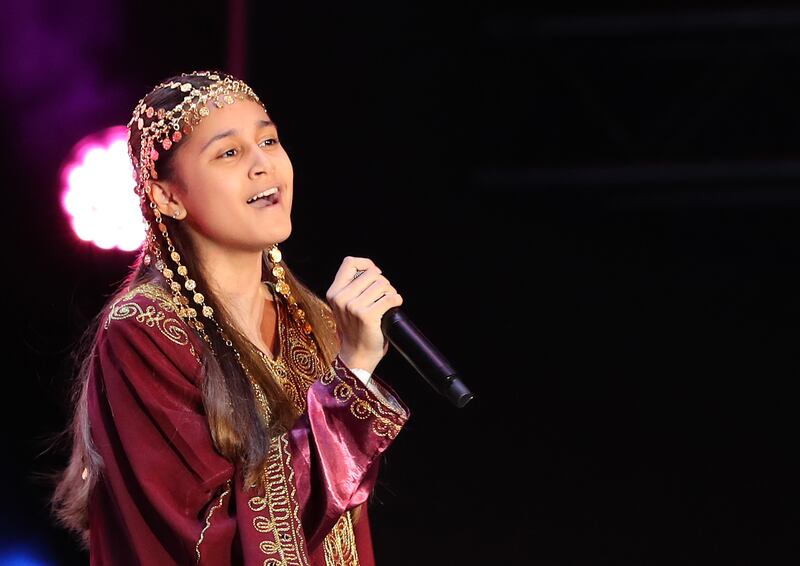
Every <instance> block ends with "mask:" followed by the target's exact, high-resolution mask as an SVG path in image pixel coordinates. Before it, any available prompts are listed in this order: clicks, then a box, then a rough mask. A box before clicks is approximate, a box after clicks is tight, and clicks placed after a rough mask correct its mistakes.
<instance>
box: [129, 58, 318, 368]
mask: <svg viewBox="0 0 800 566" xmlns="http://www.w3.org/2000/svg"><path fill="white" fill-rule="evenodd" d="M183 76H185V77H206V78H207V79H208V80H210V81H212V82H211V83H210V84H208V85H206V86H202V87H197V86H195V85H193V84H191V83H189V82H180V81H171V82H165V83H161V84H159V85H157V86H155V87H154V88H153V90H152V91H151V93H153V92H155V91H157V90H159V89H166V88H169V89H176V90H179V91H180V92H182V93H184V94H185V95H184V97H183V100H182V101H181V102H180V103H178V104H176V105H175V106H174V107H173V108H172V109H169V110H167V109H164V108H159V109H156V108H154V107H153V106H148V104H147V103H146V102H145V100H146V99H147V96H145V97H144V98H142V99H141V100H139V102H138V104H137V105H136V108H135V109H134V111H133V116H132V117H131V120H130V122H128V155H129V156H130V159H131V163H132V164H133V169H134V180H135V181H136V187H135V191H136V194H137V195H139V197H140V198H141V200H142V204H143V205H146V206H143V208H142V210H143V211H144V210H146V209H147V208H148V207H149V208H150V209H151V210H152V212H153V218H152V219H149V218H145V220H146V221H147V224H148V231H147V237H146V242H145V245H146V246H147V247H148V252H147V253H146V255H145V257H144V260H143V261H144V262H145V264H146V265H149V264H150V262H151V261H152V259H153V258H155V262H156V264H155V265H156V268H157V269H158V270H159V271H160V272H161V274H162V275H163V276H164V278H165V279H166V281H167V283H168V285H169V287H170V289H171V290H172V293H173V301H174V303H175V305H176V307H177V308H178V311H179V313H180V315H181V317H182V318H184V319H187V320H188V321H189V323H190V324H191V325H192V326H193V327H194V328H196V329H197V330H198V331H199V332H200V334H201V335H202V336H203V338H204V339H205V341H206V342H208V344H209V346H211V341H210V339H209V337H208V335H207V334H206V332H205V326H204V324H203V323H202V322H201V321H200V320H198V317H197V314H198V313H197V308H199V309H200V312H201V313H202V314H203V316H204V317H205V318H207V319H208V320H210V321H212V322H213V323H214V324H215V325H216V326H217V328H218V329H219V332H220V335H221V336H222V339H223V340H224V341H225V343H226V344H227V345H228V346H230V347H232V348H233V350H234V352H235V354H236V357H237V358H238V359H239V361H240V363H241V357H240V355H239V352H238V351H237V350H236V348H235V347H234V346H233V342H232V341H231V340H230V338H229V337H228V336H227V334H226V333H225V331H224V330H223V329H222V327H221V326H220V325H219V323H218V322H217V321H216V320H215V318H214V310H213V309H212V308H211V307H210V306H209V305H207V304H205V297H204V296H203V294H202V293H200V292H199V290H198V289H197V288H196V286H197V285H196V282H195V281H194V280H193V279H191V277H190V276H189V274H188V272H187V269H186V266H185V265H182V264H181V256H180V254H179V253H178V252H177V250H176V249H175V246H174V245H173V242H172V239H171V238H170V235H169V232H168V230H167V225H166V223H165V222H164V220H163V219H162V217H161V212H160V211H159V210H158V208H157V206H156V203H155V202H154V201H153V200H152V199H150V198H149V194H150V180H151V179H158V174H157V172H156V170H155V162H156V161H157V160H158V158H159V155H160V153H159V152H160V151H169V149H170V148H171V147H173V146H174V145H175V144H176V143H179V142H180V141H181V139H183V137H184V136H186V135H187V134H189V133H191V132H192V130H193V128H194V127H195V126H196V125H197V124H198V123H199V122H200V121H201V120H202V119H203V118H204V117H206V116H208V114H209V105H210V104H213V105H214V106H216V107H217V108H222V107H223V106H225V105H226V104H228V105H230V104H233V103H234V102H235V101H236V100H237V99H238V100H244V99H250V100H253V101H254V102H257V103H258V104H260V105H261V107H262V108H264V112H266V111H267V110H266V108H265V107H264V104H263V103H262V102H261V100H259V98H258V96H256V94H255V92H253V90H252V89H251V88H250V87H249V86H247V85H246V84H245V83H244V82H243V81H240V80H238V79H235V78H233V77H231V76H230V75H225V74H224V73H217V72H213V71H195V72H192V73H187V74H185V75H183ZM148 96H149V95H148ZM134 128H135V129H136V130H138V131H140V132H141V142H140V143H141V146H140V151H139V155H138V156H137V155H134V150H133V147H132V144H131V137H132V133H133V131H134ZM148 201H149V202H148ZM145 216H146V215H145ZM154 228H158V230H159V231H160V232H161V235H162V237H163V239H164V242H165V244H166V250H167V252H168V253H169V255H168V256H167V257H168V258H169V259H170V260H172V262H174V264H175V270H174V271H173V269H172V268H171V267H168V266H167V263H166V261H165V259H166V258H165V257H164V255H163V254H162V248H161V246H160V245H159V243H158V239H157V238H156V235H155V230H154ZM151 255H152V257H151ZM268 255H269V259H270V261H271V262H272V274H273V275H274V276H275V278H276V284H275V289H276V290H277V291H278V292H279V293H281V294H282V295H283V296H284V297H286V299H287V301H288V303H289V309H290V311H291V314H292V316H293V318H294V319H295V321H297V322H298V323H299V325H300V326H301V327H302V328H303V331H304V332H305V333H306V334H310V333H311V331H312V328H311V325H310V324H309V323H308V322H307V321H306V315H305V313H304V312H303V310H302V309H301V308H300V307H299V305H298V304H297V301H296V300H295V298H294V297H293V296H292V293H291V290H290V289H289V285H288V284H287V283H286V281H285V280H284V275H285V271H284V268H283V266H281V265H279V264H280V261H281V252H280V250H278V246H277V245H273V246H272V247H271V248H270V249H269V251H268ZM175 272H177V274H178V275H180V276H182V277H183V278H184V282H183V285H181V284H180V283H179V282H178V281H175V279H174V277H175ZM184 288H185V289H186V290H187V291H189V292H190V293H191V295H192V301H193V303H194V305H196V307H197V308H195V307H194V306H191V305H190V301H189V299H188V297H186V296H185V295H184V294H183V292H182V290H183V289H184ZM212 351H213V348H212ZM243 367H244V366H243ZM245 371H247V368H246V367H245ZM248 373H249V372H248Z"/></svg>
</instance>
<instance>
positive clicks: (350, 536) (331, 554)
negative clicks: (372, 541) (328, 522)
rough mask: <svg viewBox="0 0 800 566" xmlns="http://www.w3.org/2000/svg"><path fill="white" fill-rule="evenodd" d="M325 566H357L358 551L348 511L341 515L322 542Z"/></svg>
mask: <svg viewBox="0 0 800 566" xmlns="http://www.w3.org/2000/svg"><path fill="white" fill-rule="evenodd" d="M323 550H324V553H325V565H326V566H358V565H359V561H358V549H357V548H356V536H355V532H354V531H353V519H352V517H351V515H350V511H348V512H347V513H345V514H344V515H342V516H341V517H340V518H339V520H338V521H337V522H336V524H335V525H334V527H333V529H331V532H330V533H328V535H327V536H326V537H325V541H324V542H323Z"/></svg>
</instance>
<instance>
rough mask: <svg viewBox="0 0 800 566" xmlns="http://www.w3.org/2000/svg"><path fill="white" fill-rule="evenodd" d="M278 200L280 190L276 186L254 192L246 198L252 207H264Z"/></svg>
mask: <svg viewBox="0 0 800 566" xmlns="http://www.w3.org/2000/svg"><path fill="white" fill-rule="evenodd" d="M278 201H280V191H279V190H278V187H270V188H269V189H266V190H264V191H261V192H260V193H256V194H254V195H253V196H251V197H250V198H249V199H247V204H248V205H250V206H252V207H254V208H265V207H268V206H272V205H274V204H277V203H278Z"/></svg>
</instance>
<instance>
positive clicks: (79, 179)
mask: <svg viewBox="0 0 800 566" xmlns="http://www.w3.org/2000/svg"><path fill="white" fill-rule="evenodd" d="M127 134H128V129H127V128H126V127H125V126H114V127H112V128H108V129H106V130H103V131H101V132H98V133H96V134H92V135H91V136H87V137H86V138H84V139H82V140H81V141H80V142H78V143H77V144H76V145H75V148H74V149H73V151H72V153H71V156H70V158H69V159H68V160H67V164H66V165H65V166H64V167H63V169H62V172H61V184H62V195H61V204H62V206H63V207H64V210H65V211H66V212H67V214H69V215H70V217H71V223H72V229H73V230H75V234H76V235H77V236H78V238H80V239H81V240H84V241H87V242H92V243H93V244H94V245H96V246H97V247H99V248H103V249H106V250H107V249H112V248H118V249H120V250H124V251H133V250H135V249H137V248H139V247H141V245H142V243H143V242H144V238H145V230H146V225H145V223H144V220H143V219H142V213H141V212H140V209H139V197H138V196H137V195H136V193H135V192H134V191H133V187H134V185H135V183H134V180H133V168H132V166H131V163H130V159H129V158H128V142H127Z"/></svg>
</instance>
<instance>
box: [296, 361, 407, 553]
mask: <svg viewBox="0 0 800 566" xmlns="http://www.w3.org/2000/svg"><path fill="white" fill-rule="evenodd" d="M372 380H373V383H375V384H376V385H377V386H379V390H380V391H381V392H382V395H380V396H376V395H375V394H374V393H373V389H371V388H368V387H366V386H365V385H364V383H363V382H362V381H361V380H360V379H359V378H358V377H357V376H356V375H355V374H354V373H353V372H352V371H351V370H350V369H349V368H348V367H347V366H346V365H345V364H344V362H343V361H342V360H341V358H340V357H338V356H337V357H336V358H335V359H334V360H333V362H332V364H331V369H330V371H329V372H328V373H327V374H326V375H325V376H323V377H322V378H320V379H318V380H317V381H315V382H314V383H313V384H312V385H311V387H309V390H308V395H307V401H308V403H307V410H306V412H305V413H303V415H302V416H301V417H300V418H299V419H298V421H297V423H296V424H295V426H294V428H293V429H292V430H291V431H290V434H289V436H290V444H291V447H292V453H293V458H292V467H293V469H294V475H295V481H296V485H297V491H298V494H299V502H300V509H301V510H302V525H303V531H304V533H305V539H306V542H307V544H308V547H309V549H310V550H313V549H314V548H317V547H318V546H319V545H320V544H321V543H322V540H323V539H324V537H325V535H326V534H327V533H328V532H329V531H330V529H331V528H332V527H333V525H334V524H335V523H336V521H337V520H338V519H339V517H340V516H341V515H342V514H343V513H344V512H345V511H347V510H349V509H352V508H354V507H357V506H358V505H360V504H362V503H364V502H365V501H366V500H367V498H368V496H369V494H370V492H371V491H372V489H373V488H374V485H375V481H376V479H377V472H378V464H379V456H380V455H381V454H382V453H383V452H384V451H385V450H386V449H387V448H388V447H389V446H390V445H391V443H392V442H393V441H394V439H395V438H396V437H397V434H398V433H399V432H400V429H401V428H402V427H403V425H404V424H405V422H406V421H407V420H408V418H409V410H408V407H407V406H406V405H405V404H403V403H402V402H401V401H399V399H398V397H397V396H396V395H395V394H394V392H393V391H392V389H391V388H390V387H389V385H388V384H386V383H383V382H382V381H381V380H380V379H379V378H378V377H377V376H375V375H374V374H373V376H372ZM387 399H391V401H392V402H391V403H387V402H386V400H387Z"/></svg>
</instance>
